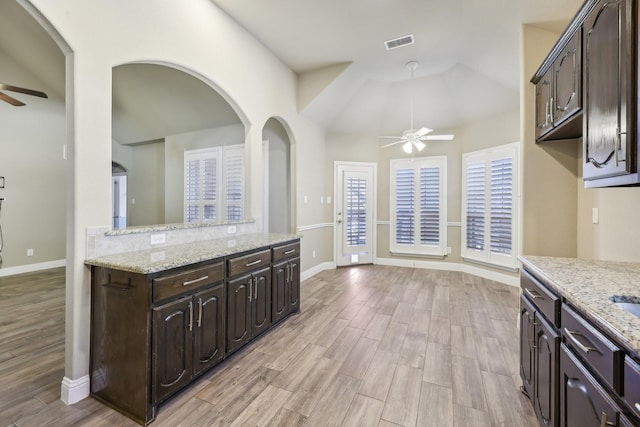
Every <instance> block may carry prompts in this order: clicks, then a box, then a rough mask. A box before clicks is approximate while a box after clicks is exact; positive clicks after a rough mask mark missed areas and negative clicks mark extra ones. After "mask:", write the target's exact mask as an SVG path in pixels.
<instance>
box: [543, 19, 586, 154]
mask: <svg viewBox="0 0 640 427" xmlns="http://www.w3.org/2000/svg"><path fill="white" fill-rule="evenodd" d="M561 46H562V48H561V49H559V50H558V52H557V53H556V55H557V56H554V57H553V61H552V62H549V63H548V65H547V66H546V67H545V71H544V72H542V73H541V74H540V75H538V74H537V75H536V76H534V78H533V79H532V80H531V81H532V82H533V83H535V85H536V96H535V100H536V109H535V123H536V133H535V136H536V141H538V142H542V141H548V140H556V139H569V138H577V137H580V136H581V135H582V115H581V114H580V113H581V112H582V65H581V62H582V37H581V31H580V28H578V29H577V31H576V32H575V33H574V34H573V36H572V37H571V39H570V40H568V41H567V42H566V43H564V44H562V45H561Z"/></svg>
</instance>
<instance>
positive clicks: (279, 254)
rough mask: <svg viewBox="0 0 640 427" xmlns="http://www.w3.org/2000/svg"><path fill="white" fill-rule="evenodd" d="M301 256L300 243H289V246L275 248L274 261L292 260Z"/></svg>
mask: <svg viewBox="0 0 640 427" xmlns="http://www.w3.org/2000/svg"><path fill="white" fill-rule="evenodd" d="M299 254H300V242H295V243H289V244H287V245H282V246H276V247H275V248H273V261H274V262H275V261H280V260H281V259H285V258H291V257H293V256H296V255H299Z"/></svg>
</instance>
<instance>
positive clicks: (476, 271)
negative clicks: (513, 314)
mask: <svg viewBox="0 0 640 427" xmlns="http://www.w3.org/2000/svg"><path fill="white" fill-rule="evenodd" d="M373 263H374V264H378V265H389V266H393V267H409V268H430V269H433V270H447V271H458V272H461V273H468V274H473V275H474V276H478V277H482V278H484V279H489V280H493V281H495V282H500V283H504V284H505V285H509V286H514V287H519V286H520V278H519V277H518V276H513V275H510V274H507V273H501V272H499V271H493V270H487V269H484V268H482V267H479V266H476V265H470V264H463V263H458V262H442V261H426V260H425V261H423V260H411V259H395V258H376V259H374V260H373Z"/></svg>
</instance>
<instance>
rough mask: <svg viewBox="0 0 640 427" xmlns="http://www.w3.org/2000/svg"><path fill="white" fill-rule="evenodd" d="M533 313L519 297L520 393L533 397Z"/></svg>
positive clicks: (526, 300) (522, 297)
mask: <svg viewBox="0 0 640 427" xmlns="http://www.w3.org/2000/svg"><path fill="white" fill-rule="evenodd" d="M534 313H535V309H534V308H533V306H532V305H531V303H530V302H529V300H528V299H527V298H526V297H525V296H524V294H522V295H520V378H521V379H522V391H523V392H524V393H525V394H526V395H527V396H529V398H531V397H533V369H534V357H535V353H534V351H533V344H534V329H533V328H534Z"/></svg>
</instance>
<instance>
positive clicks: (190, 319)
mask: <svg viewBox="0 0 640 427" xmlns="http://www.w3.org/2000/svg"><path fill="white" fill-rule="evenodd" d="M191 331H193V303H192V302H190V303H189V332H191Z"/></svg>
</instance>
